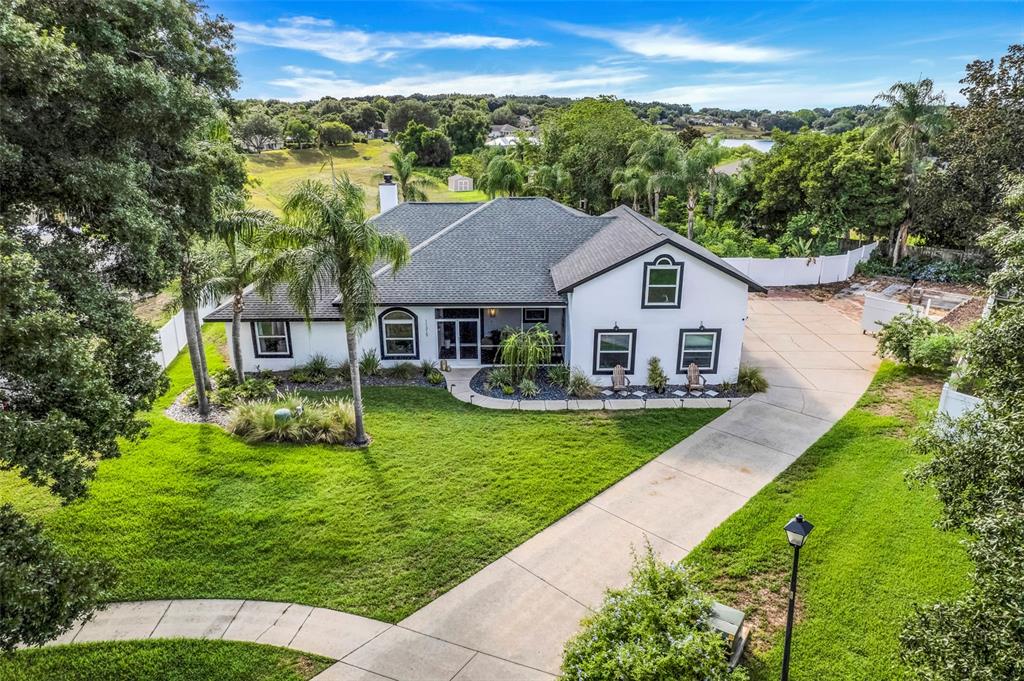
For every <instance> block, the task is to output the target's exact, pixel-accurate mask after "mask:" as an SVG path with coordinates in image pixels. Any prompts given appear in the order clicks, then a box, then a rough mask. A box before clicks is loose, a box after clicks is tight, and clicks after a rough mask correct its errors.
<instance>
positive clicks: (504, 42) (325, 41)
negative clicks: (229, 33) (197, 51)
mask: <svg viewBox="0 0 1024 681" xmlns="http://www.w3.org/2000/svg"><path fill="white" fill-rule="evenodd" d="M235 39H236V40H237V41H238V42H239V43H248V44H254V45H265V46H268V47H283V48H287V49H292V50H302V51H304V52H315V53H316V54H319V55H320V56H322V57H326V58H327V59H331V60H334V61H339V62H343V63H346V64H356V63H361V62H366V61H386V60H388V59H390V58H392V57H394V56H395V55H396V54H397V53H398V52H400V51H404V50H437V49H451V50H480V49H495V50H509V49H515V48H521V47H532V46H536V45H540V44H541V43H539V42H537V41H536V40H532V39H520V38H505V37H501V36H490V35H473V34H453V33H369V32H366V31H361V30H358V29H351V28H340V27H337V26H335V24H334V22H333V21H331V20H330V19H317V18H315V17H306V16H300V17H287V18H284V19H280V20H279V21H278V22H277V23H275V24H257V23H250V22H248V21H239V22H237V23H236V24H235Z"/></svg>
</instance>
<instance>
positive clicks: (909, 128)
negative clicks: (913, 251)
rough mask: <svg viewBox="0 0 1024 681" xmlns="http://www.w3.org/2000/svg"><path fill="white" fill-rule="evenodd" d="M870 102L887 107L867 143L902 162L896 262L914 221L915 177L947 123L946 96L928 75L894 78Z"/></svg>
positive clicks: (916, 181)
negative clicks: (901, 209)
mask: <svg viewBox="0 0 1024 681" xmlns="http://www.w3.org/2000/svg"><path fill="white" fill-rule="evenodd" d="M872 101H873V102H882V103H884V104H887V105H888V106H889V108H888V109H887V110H886V112H885V116H883V118H882V122H881V124H879V125H878V127H876V128H875V129H874V130H873V131H872V133H871V135H870V136H869V137H868V139H867V141H866V144H868V145H870V146H874V147H876V148H877V147H885V148H887V149H888V150H889V151H891V152H892V153H893V154H894V155H895V156H896V158H897V159H898V160H899V162H900V164H901V165H902V166H903V177H904V201H903V205H904V208H905V209H906V218H905V219H904V220H903V222H902V223H901V224H900V226H899V232H898V234H897V235H896V236H895V238H894V239H890V241H891V242H892V244H893V248H892V262H893V264H894V265H895V264H896V263H898V262H899V260H900V258H901V257H902V256H903V253H904V251H905V250H906V244H907V238H908V237H909V236H910V229H911V227H912V226H913V223H914V205H913V203H914V197H915V194H916V192H917V184H918V179H919V178H920V176H921V173H922V172H923V171H924V170H925V169H926V168H927V165H928V163H927V160H926V157H927V154H928V147H929V145H930V144H931V142H932V140H934V139H935V137H936V136H937V135H938V134H939V133H940V132H942V130H943V129H944V128H945V127H946V125H947V124H948V118H947V117H946V107H945V102H946V100H945V97H944V96H943V94H942V93H941V92H935V90H934V83H932V81H931V79H929V78H922V79H920V80H918V81H917V82H913V83H911V82H903V81H900V82H897V83H895V84H894V85H893V86H892V87H890V88H889V89H888V90H887V91H885V92H882V93H880V94H878V95H876V96H875V98H874V99H873V100H872Z"/></svg>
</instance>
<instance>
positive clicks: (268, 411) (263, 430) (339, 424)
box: [228, 393, 355, 444]
mask: <svg viewBox="0 0 1024 681" xmlns="http://www.w3.org/2000/svg"><path fill="white" fill-rule="evenodd" d="M282 408H283V409H289V410H290V411H291V412H292V417H291V418H290V419H287V420H285V421H281V422H279V421H278V420H277V419H276V418H275V417H274V412H276V411H277V410H278V409H282ZM228 430H229V431H230V432H232V433H234V434H235V435H238V436H239V437H241V438H243V439H244V440H245V441H246V442H249V443H256V442H298V443H307V444H308V443H323V444H344V443H347V442H350V441H351V440H352V437H353V436H354V434H355V410H354V409H353V407H352V403H351V401H349V400H348V399H343V398H339V399H334V400H327V401H325V402H315V403H312V404H306V403H305V402H304V400H303V399H302V398H301V397H300V396H299V395H298V394H296V393H291V394H289V395H286V396H285V397H284V399H281V400H274V401H266V402H246V403H243V404H240V405H238V406H236V407H235V408H234V409H232V410H231V414H230V416H229V418H228Z"/></svg>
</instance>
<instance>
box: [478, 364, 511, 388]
mask: <svg viewBox="0 0 1024 681" xmlns="http://www.w3.org/2000/svg"><path fill="white" fill-rule="evenodd" d="M515 384H516V380H515V374H514V372H513V371H512V369H511V368H510V367H507V366H506V367H494V368H493V369H491V371H490V372H489V373H488V374H487V380H486V381H484V387H485V388H487V389H488V390H493V389H494V388H500V389H504V388H511V387H513V386H515ZM513 392H515V391H514V390H513Z"/></svg>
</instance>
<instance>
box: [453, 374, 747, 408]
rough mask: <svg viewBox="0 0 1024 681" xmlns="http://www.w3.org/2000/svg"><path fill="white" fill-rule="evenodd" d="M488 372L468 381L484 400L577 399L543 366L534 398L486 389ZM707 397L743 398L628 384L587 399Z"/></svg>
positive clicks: (717, 389)
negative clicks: (550, 375)
mask: <svg viewBox="0 0 1024 681" xmlns="http://www.w3.org/2000/svg"><path fill="white" fill-rule="evenodd" d="M488 373H490V369H481V370H480V371H478V372H476V374H474V375H473V379H472V380H471V381H470V384H469V385H470V388H471V389H472V390H473V392H475V393H477V394H479V395H483V396H485V397H492V398H494V399H498V400H512V401H516V402H519V401H522V402H533V401H544V400H572V399H576V398H574V397H572V396H570V395H569V394H568V392H566V390H565V388H563V387H561V386H558V385H555V384H553V383H551V381H550V380H549V379H548V375H547V370H546V369H544V368H543V367H542V368H541V369H539V370H538V371H537V376H536V378H534V383H536V384H537V387H538V388H540V392H538V393H537V395H536V396H535V397H523V395H522V394H521V393H520V392H519V390H518V389H517V390H516V391H515V392H514V393H512V394H511V395H506V394H505V393H504V392H502V391H501V389H500V388H490V389H488V388H486V387H485V386H484V384H485V383H486V382H487V375H488ZM709 397H722V398H729V399H735V398H739V397H743V395H741V394H740V393H739V392H738V391H736V390H735V389H729V390H722V388H721V386H714V385H709V386H707V388H706V390H704V392H703V393H701V392H697V391H688V390H687V389H686V386H683V385H672V384H670V385H668V386H666V388H665V390H664V391H663V392H660V393H659V392H656V391H655V390H654V388H652V387H650V386H648V385H630V386H628V387H627V389H626V390H625V391H623V392H619V393H617V392H615V391H613V390H612V389H611V388H609V387H606V386H598V392H597V394H595V395H594V396H593V397H592V398H590V399H595V400H637V401H642V400H656V399H677V400H686V399H707V398H709Z"/></svg>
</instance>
